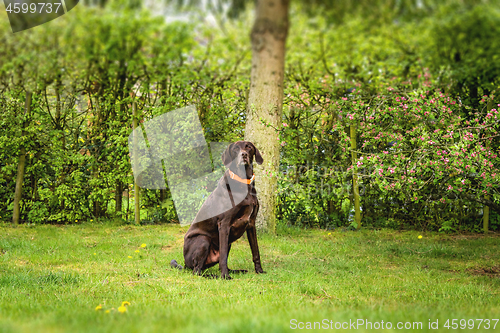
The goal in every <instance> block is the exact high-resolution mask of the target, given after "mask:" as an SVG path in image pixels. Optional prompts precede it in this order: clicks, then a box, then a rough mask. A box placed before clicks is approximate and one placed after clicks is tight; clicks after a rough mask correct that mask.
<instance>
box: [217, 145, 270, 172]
mask: <svg viewBox="0 0 500 333" xmlns="http://www.w3.org/2000/svg"><path fill="white" fill-rule="evenodd" d="M254 156H255V162H257V164H259V165H260V164H262V162H264V160H263V159H262V156H261V155H260V152H259V150H258V149H257V147H255V145H254V144H253V143H251V142H249V141H238V142H235V143H231V144H230V145H229V146H228V147H227V148H226V150H225V151H224V153H223V154H222V162H224V165H225V166H227V167H230V166H235V167H241V166H249V165H252V163H253V158H254Z"/></svg>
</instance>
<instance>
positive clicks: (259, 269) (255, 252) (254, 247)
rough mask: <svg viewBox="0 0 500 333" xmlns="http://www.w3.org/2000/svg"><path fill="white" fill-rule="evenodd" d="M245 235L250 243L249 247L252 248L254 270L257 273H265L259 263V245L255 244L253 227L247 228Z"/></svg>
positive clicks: (255, 236)
mask: <svg viewBox="0 0 500 333" xmlns="http://www.w3.org/2000/svg"><path fill="white" fill-rule="evenodd" d="M247 237H248V242H249V243H250V249H251V250H252V260H253V264H254V266H255V272H256V273H257V274H261V273H265V272H264V270H263V269H262V266H261V265H260V253H259V245H258V244H257V231H256V229H255V227H252V228H250V229H247Z"/></svg>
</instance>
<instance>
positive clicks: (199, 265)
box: [184, 236, 210, 275]
mask: <svg viewBox="0 0 500 333" xmlns="http://www.w3.org/2000/svg"><path fill="white" fill-rule="evenodd" d="M209 252H210V239H209V238H208V237H206V236H198V237H196V238H191V241H190V242H189V248H188V250H187V251H186V255H185V256H184V260H185V262H186V266H188V267H189V268H192V269H193V274H197V275H201V272H202V270H204V269H205V268H206V267H205V262H206V261H207V257H208V255H209Z"/></svg>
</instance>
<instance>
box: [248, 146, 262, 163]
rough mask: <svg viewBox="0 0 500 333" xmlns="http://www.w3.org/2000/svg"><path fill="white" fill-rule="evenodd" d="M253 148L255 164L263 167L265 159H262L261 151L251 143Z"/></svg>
mask: <svg viewBox="0 0 500 333" xmlns="http://www.w3.org/2000/svg"><path fill="white" fill-rule="evenodd" d="M250 144H251V145H252V147H253V148H254V149H255V162H257V164H258V165H261V164H262V163H264V159H263V158H262V155H261V154H260V151H259V150H258V149H257V147H255V145H254V144H253V143H251V142H250Z"/></svg>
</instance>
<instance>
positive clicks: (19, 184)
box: [12, 92, 31, 224]
mask: <svg viewBox="0 0 500 333" xmlns="http://www.w3.org/2000/svg"><path fill="white" fill-rule="evenodd" d="M30 114H31V93H30V92H26V104H25V107H24V117H25V119H24V120H23V125H22V127H23V129H22V132H21V136H25V135H26V132H25V131H24V127H25V126H26V121H27V118H28V117H29V116H30ZM25 165H26V147H25V146H24V144H22V145H21V149H20V151H19V163H18V164H17V177H16V190H15V193H14V211H13V212H12V223H13V224H18V223H19V216H20V215H21V210H20V207H19V205H20V203H21V198H22V194H23V180H24V167H25Z"/></svg>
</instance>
